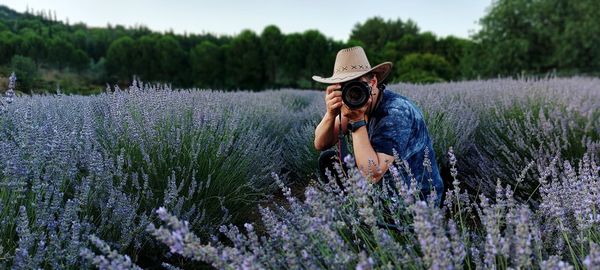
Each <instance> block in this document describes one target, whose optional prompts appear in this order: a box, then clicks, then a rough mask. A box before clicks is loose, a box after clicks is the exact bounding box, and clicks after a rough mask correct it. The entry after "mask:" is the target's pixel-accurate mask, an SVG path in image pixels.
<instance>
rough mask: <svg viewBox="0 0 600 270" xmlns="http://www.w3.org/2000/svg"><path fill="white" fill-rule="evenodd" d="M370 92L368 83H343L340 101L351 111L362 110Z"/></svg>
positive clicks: (357, 81)
mask: <svg viewBox="0 0 600 270" xmlns="http://www.w3.org/2000/svg"><path fill="white" fill-rule="evenodd" d="M371 90H372V89H371V86H370V85H369V84H368V83H366V82H363V81H360V80H356V81H349V82H345V83H343V84H342V101H343V102H344V104H346V106H348V108H350V109H351V110H355V109H359V108H362V107H363V106H365V104H367V102H368V101H369V97H370V96H371ZM338 91H339V90H338Z"/></svg>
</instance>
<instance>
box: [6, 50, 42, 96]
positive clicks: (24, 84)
mask: <svg viewBox="0 0 600 270" xmlns="http://www.w3.org/2000/svg"><path fill="white" fill-rule="evenodd" d="M10 67H11V69H12V70H13V71H14V72H15V75H16V76H17V80H18V82H19V83H20V87H19V88H20V89H21V91H23V92H25V93H31V92H32V88H33V86H34V85H35V81H36V80H37V79H38V77H39V75H38V72H37V66H36V65H35V62H33V60H32V59H31V58H29V57H25V56H21V55H15V56H13V57H12V59H11V61H10Z"/></svg>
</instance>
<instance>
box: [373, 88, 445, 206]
mask: <svg viewBox="0 0 600 270" xmlns="http://www.w3.org/2000/svg"><path fill="white" fill-rule="evenodd" d="M367 129H368V133H369V141H371V145H372V146H373V150H375V152H379V153H385V154H388V155H391V156H393V155H394V151H393V150H392V149H395V150H396V152H397V154H398V156H399V157H400V158H401V159H402V160H406V161H407V162H408V164H409V166H410V169H411V173H412V174H413V176H414V177H415V178H416V180H417V182H418V183H420V184H421V192H422V194H423V195H428V194H429V193H430V192H429V190H430V188H431V186H430V182H429V179H431V180H432V183H433V186H434V187H435V190H436V192H437V194H438V200H437V201H436V204H438V205H439V203H440V198H441V196H442V193H443V190H444V184H443V182H442V178H441V177H440V172H439V169H438V166H437V162H436V161H435V152H434V151H433V146H432V144H431V138H430V137H429V132H428V131H427V127H426V125H425V120H424V119H423V113H422V112H421V110H420V109H419V108H417V106H416V105H414V104H413V103H412V102H411V101H410V100H408V99H407V98H406V97H404V96H401V95H400V94H398V93H395V92H392V91H389V90H385V91H383V97H382V99H381V101H380V104H379V106H377V108H376V110H375V111H374V112H373V113H372V114H371V116H370V118H369V124H368V126H367ZM425 149H428V150H427V152H428V156H429V160H430V162H431V169H430V170H431V171H429V170H428V169H427V168H426V166H424V164H423V162H424V156H425V152H426V150H425ZM398 172H399V173H400V175H401V176H402V178H403V180H404V182H405V183H407V184H409V183H410V179H409V177H408V175H407V173H406V171H405V170H403V169H402V168H398ZM383 177H384V179H382V181H379V183H383V182H384V181H385V182H388V183H391V181H393V177H392V175H391V173H390V171H389V170H388V171H387V172H386V173H385V174H384V176H383ZM392 186H393V185H392Z"/></svg>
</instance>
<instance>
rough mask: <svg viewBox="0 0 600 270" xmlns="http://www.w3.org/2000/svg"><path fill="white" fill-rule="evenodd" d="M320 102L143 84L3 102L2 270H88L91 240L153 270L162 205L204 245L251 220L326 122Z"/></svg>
mask: <svg viewBox="0 0 600 270" xmlns="http://www.w3.org/2000/svg"><path fill="white" fill-rule="evenodd" d="M314 98H315V95H314V93H303V92H297V91H290V90H287V91H276V92H275V91H273V92H264V93H261V94H255V93H247V92H240V93H223V92H216V91H215V92H213V91H197V90H182V91H174V90H171V89H170V88H169V87H167V86H160V85H143V86H142V85H140V84H139V83H135V84H133V85H132V86H130V87H129V88H128V89H125V90H121V89H118V88H115V89H107V91H106V93H104V94H101V95H98V96H88V97H85V96H65V95H52V96H39V95H35V96H23V97H15V98H13V100H8V99H6V101H5V100H3V101H2V104H1V106H2V114H1V115H0V153H2V154H1V155H0V188H1V189H0V215H1V216H2V220H1V221H0V236H1V237H0V268H5V267H7V266H12V267H14V268H16V269H31V268H37V267H43V268H53V269H62V268H79V267H80V266H81V265H85V264H89V263H90V261H87V260H86V258H85V257H84V256H81V254H80V253H81V251H82V248H84V247H87V246H89V243H90V242H89V239H88V236H90V235H95V236H97V237H99V239H103V240H105V241H107V242H108V243H110V246H111V247H112V248H115V249H117V250H119V252H122V253H126V254H130V255H131V256H132V257H134V260H136V261H146V262H147V263H153V262H154V259H155V258H157V259H158V260H160V256H157V255H161V254H162V250H161V249H160V246H157V244H156V243H155V241H154V240H152V238H151V237H150V235H149V234H148V233H147V232H146V231H145V228H146V227H147V225H148V224H150V222H151V221H152V220H153V219H155V218H156V216H155V215H153V214H152V213H153V211H154V210H156V209H157V208H158V207H159V206H163V205H164V206H166V207H169V209H170V210H171V211H173V213H176V214H177V215H178V216H180V217H182V218H185V219H186V220H189V221H190V224H191V226H192V228H193V229H194V231H195V232H197V233H199V234H200V235H203V236H205V237H206V236H208V235H211V234H214V233H215V232H217V230H218V227H219V225H220V224H224V223H226V222H240V220H245V219H246V217H247V216H248V215H247V213H248V212H251V211H253V210H254V209H255V206H256V203H257V202H258V201H260V200H264V199H265V195H268V194H271V193H272V191H273V189H274V188H276V186H275V184H274V181H273V179H272V178H271V177H270V176H269V175H270V173H271V172H277V173H280V172H282V171H291V170H292V169H293V166H294V164H293V162H294V161H293V160H291V159H290V158H289V155H284V154H283V151H284V150H285V149H286V147H284V146H285V145H288V144H287V143H286V140H287V138H290V137H291V136H293V134H295V133H294V132H296V130H297V129H299V128H301V127H304V126H305V125H307V123H308V121H313V120H312V119H315V118H317V116H318V114H319V113H320V111H321V109H322V108H321V107H319V106H322V105H320V103H318V102H313V99H314ZM7 101H10V102H7ZM288 150H289V149H288ZM286 162H287V163H286ZM288 164H289V165H288ZM133 254H139V255H137V256H134V255H133Z"/></svg>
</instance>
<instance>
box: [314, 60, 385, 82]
mask: <svg viewBox="0 0 600 270" xmlns="http://www.w3.org/2000/svg"><path fill="white" fill-rule="evenodd" d="M391 71H392V62H383V63H381V64H379V65H376V66H374V67H373V68H371V69H369V70H363V71H355V72H346V73H343V74H338V75H335V74H334V75H333V76H331V77H329V78H323V77H321V76H317V75H314V76H312V79H313V80H315V81H317V82H320V83H326V84H335V83H343V82H347V81H351V80H354V79H356V78H359V77H361V76H363V75H365V74H367V73H369V72H374V73H375V75H376V76H377V81H379V82H381V81H383V80H385V79H386V78H387V76H388V75H390V72H391Z"/></svg>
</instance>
